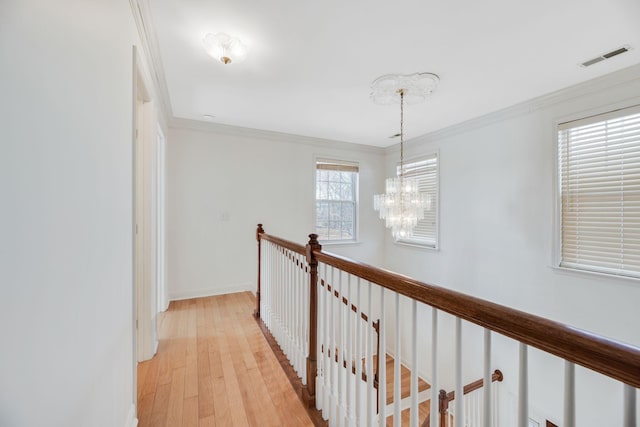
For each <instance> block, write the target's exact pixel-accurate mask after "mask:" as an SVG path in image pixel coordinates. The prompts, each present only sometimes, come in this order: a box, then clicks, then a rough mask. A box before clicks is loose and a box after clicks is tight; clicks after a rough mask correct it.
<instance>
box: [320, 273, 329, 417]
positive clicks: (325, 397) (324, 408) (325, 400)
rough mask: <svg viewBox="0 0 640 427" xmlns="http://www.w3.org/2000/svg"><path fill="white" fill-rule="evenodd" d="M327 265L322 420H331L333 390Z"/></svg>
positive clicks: (323, 327)
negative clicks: (330, 395) (330, 397)
mask: <svg viewBox="0 0 640 427" xmlns="http://www.w3.org/2000/svg"><path fill="white" fill-rule="evenodd" d="M327 268H328V267H327V264H325V265H324V288H322V311H323V319H322V331H323V339H322V346H323V353H322V380H323V383H324V385H323V387H324V388H323V390H322V418H324V419H325V420H327V419H329V393H330V390H331V382H330V381H329V371H330V370H331V364H330V361H329V322H330V319H329V316H330V315H329V301H328V300H327V294H328V292H327V289H328V288H329V276H327Z"/></svg>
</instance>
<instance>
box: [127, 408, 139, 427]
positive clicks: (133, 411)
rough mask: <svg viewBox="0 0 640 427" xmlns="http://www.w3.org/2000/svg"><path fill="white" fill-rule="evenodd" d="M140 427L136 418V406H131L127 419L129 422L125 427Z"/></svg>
mask: <svg viewBox="0 0 640 427" xmlns="http://www.w3.org/2000/svg"><path fill="white" fill-rule="evenodd" d="M137 425H138V419H137V418H136V405H135V404H133V403H132V404H131V408H130V409H129V416H128V417H127V421H126V422H125V423H124V427H136V426H137Z"/></svg>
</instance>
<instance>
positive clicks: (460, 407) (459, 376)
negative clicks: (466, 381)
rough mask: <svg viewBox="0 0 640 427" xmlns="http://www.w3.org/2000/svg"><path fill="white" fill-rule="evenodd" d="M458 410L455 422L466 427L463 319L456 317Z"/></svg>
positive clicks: (457, 425) (459, 426) (461, 426)
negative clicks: (463, 377) (463, 380)
mask: <svg viewBox="0 0 640 427" xmlns="http://www.w3.org/2000/svg"><path fill="white" fill-rule="evenodd" d="M455 340H456V397H455V400H456V412H455V414H454V424H455V426H456V427H464V424H465V422H464V420H465V416H464V415H465V413H464V389H463V383H462V319H460V318H459V317H456V336H455Z"/></svg>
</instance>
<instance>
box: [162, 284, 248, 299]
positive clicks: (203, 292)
mask: <svg viewBox="0 0 640 427" xmlns="http://www.w3.org/2000/svg"><path fill="white" fill-rule="evenodd" d="M254 288H255V285H254V284H253V283H241V284H238V285H234V286H225V287H222V288H206V289H190V290H187V291H177V292H169V300H170V301H179V300H183V299H191V298H202V297H212V296H216V295H224V294H235V293H238V292H246V291H252V292H255V289H254Z"/></svg>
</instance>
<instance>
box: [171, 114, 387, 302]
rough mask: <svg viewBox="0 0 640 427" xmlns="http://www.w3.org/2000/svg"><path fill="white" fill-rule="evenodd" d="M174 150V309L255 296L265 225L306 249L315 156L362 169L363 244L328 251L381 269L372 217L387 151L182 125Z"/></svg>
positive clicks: (377, 224) (175, 132)
mask: <svg viewBox="0 0 640 427" xmlns="http://www.w3.org/2000/svg"><path fill="white" fill-rule="evenodd" d="M168 141H169V142H168V147H167V150H168V152H167V189H168V217H167V227H168V242H167V251H168V260H169V261H168V281H169V292H170V298H171V299H180V298H190V297H195V296H202V295H212V294H219V293H226V292H234V291H239V290H245V289H246V290H254V291H255V286H256V285H255V284H256V268H257V267H256V265H257V264H256V263H257V246H256V241H255V229H256V224H258V223H262V224H264V228H265V231H266V232H267V233H270V234H274V235H276V236H280V237H284V238H286V239H289V240H292V241H294V242H297V243H300V244H306V242H307V241H308V238H307V236H308V234H309V233H312V232H313V231H314V223H313V213H314V206H315V205H314V200H315V164H314V160H315V156H322V157H329V158H337V159H346V160H356V161H358V162H359V163H360V195H359V197H360V207H359V214H360V215H359V220H360V227H359V228H360V235H359V241H360V243H359V244H354V245H347V246H336V245H333V246H325V250H328V251H331V252H336V253H340V254H342V255H345V256H349V257H353V258H356V259H360V260H363V261H366V262H370V263H380V262H381V261H382V258H381V257H380V255H381V252H382V242H383V239H384V237H383V228H384V227H383V225H382V223H381V221H380V220H379V219H378V218H377V215H376V213H375V212H374V211H373V194H374V192H376V191H378V192H379V191H380V190H381V189H382V184H383V177H382V175H381V172H380V171H381V170H382V169H383V160H384V156H383V154H384V152H383V151H382V150H380V149H375V148H371V147H364V146H360V145H355V144H344V143H335V142H329V141H324V140H315V139H311V138H304V137H295V136H292V135H284V134H275V133H270V132H259V131H250V130H246V129H245V130H243V129H238V128H230V127H223V126H206V125H205V124H197V123H194V122H188V121H185V120H177V121H175V122H174V124H173V125H172V126H171V127H170V131H169V138H168Z"/></svg>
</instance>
